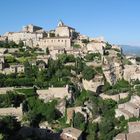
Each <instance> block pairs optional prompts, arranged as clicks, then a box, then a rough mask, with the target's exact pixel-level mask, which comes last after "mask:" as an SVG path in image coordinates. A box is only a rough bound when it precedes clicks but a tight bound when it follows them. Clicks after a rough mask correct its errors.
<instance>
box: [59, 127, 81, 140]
mask: <svg viewBox="0 0 140 140" xmlns="http://www.w3.org/2000/svg"><path fill="white" fill-rule="evenodd" d="M60 137H61V140H82V131H81V130H78V129H76V128H73V127H69V128H65V129H63V131H62V133H61V135H60Z"/></svg>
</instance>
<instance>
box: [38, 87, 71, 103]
mask: <svg viewBox="0 0 140 140" xmlns="http://www.w3.org/2000/svg"><path fill="white" fill-rule="evenodd" d="M37 94H38V95H39V99H42V100H44V101H45V102H48V101H49V100H51V99H56V98H58V99H64V98H67V99H71V94H70V93H69V92H68V86H66V87H49V88H48V89H47V90H37Z"/></svg>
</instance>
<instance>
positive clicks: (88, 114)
mask: <svg viewBox="0 0 140 140" xmlns="http://www.w3.org/2000/svg"><path fill="white" fill-rule="evenodd" d="M78 112H79V113H81V114H82V115H83V116H84V118H85V122H87V119H88V117H89V118H92V113H91V111H90V110H89V108H87V107H82V106H78V107H70V108H67V112H66V113H67V122H66V123H68V124H70V123H71V121H72V120H73V115H74V113H78Z"/></svg>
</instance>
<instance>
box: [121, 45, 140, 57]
mask: <svg viewBox="0 0 140 140" xmlns="http://www.w3.org/2000/svg"><path fill="white" fill-rule="evenodd" d="M120 46H121V47H122V49H123V53H124V54H130V55H137V56H140V46H130V45H120Z"/></svg>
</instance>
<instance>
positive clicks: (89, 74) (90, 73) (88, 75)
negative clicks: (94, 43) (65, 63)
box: [82, 66, 96, 81]
mask: <svg viewBox="0 0 140 140" xmlns="http://www.w3.org/2000/svg"><path fill="white" fill-rule="evenodd" d="M95 74H96V73H95V70H94V69H93V68H91V67H88V66H85V67H84V69H83V71H82V75H83V79H86V80H88V81H89V80H91V79H92V78H94V76H95Z"/></svg>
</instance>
